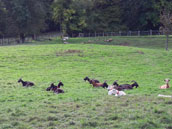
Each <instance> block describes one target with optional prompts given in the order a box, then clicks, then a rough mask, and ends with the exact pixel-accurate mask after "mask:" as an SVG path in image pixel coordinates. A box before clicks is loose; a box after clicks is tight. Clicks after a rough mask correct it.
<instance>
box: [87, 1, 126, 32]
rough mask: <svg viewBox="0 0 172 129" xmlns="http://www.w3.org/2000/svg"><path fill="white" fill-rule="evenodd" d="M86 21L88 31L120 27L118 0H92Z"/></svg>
mask: <svg viewBox="0 0 172 129" xmlns="http://www.w3.org/2000/svg"><path fill="white" fill-rule="evenodd" d="M92 2H93V3H92V8H91V9H89V19H88V20H87V22H88V23H89V24H88V26H89V28H90V31H101V32H103V31H117V30H120V29H122V28H123V27H122V25H121V9H120V0H92Z"/></svg>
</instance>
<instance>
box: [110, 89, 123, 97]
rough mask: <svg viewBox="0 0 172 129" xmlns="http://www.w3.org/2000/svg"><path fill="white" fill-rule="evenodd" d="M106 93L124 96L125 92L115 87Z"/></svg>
mask: <svg viewBox="0 0 172 129" xmlns="http://www.w3.org/2000/svg"><path fill="white" fill-rule="evenodd" d="M108 95H115V96H124V95H126V93H125V92H124V91H118V90H116V89H111V90H109V91H108Z"/></svg>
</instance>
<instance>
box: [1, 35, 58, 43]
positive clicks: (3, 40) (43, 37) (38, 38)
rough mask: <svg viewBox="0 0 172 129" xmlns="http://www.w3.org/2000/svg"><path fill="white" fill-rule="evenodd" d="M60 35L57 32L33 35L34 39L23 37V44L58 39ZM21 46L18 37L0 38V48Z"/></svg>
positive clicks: (29, 36)
mask: <svg viewBox="0 0 172 129" xmlns="http://www.w3.org/2000/svg"><path fill="white" fill-rule="evenodd" d="M59 35H60V34H59V33H58V32H52V33H43V34H39V35H35V36H34V38H33V36H31V35H28V36H26V37H25V43H31V42H33V41H34V40H36V41H46V40H51V39H52V38H55V37H58V36H59ZM16 44H22V41H21V40H20V38H19V37H12V36H1V37H0V46H3V45H16Z"/></svg>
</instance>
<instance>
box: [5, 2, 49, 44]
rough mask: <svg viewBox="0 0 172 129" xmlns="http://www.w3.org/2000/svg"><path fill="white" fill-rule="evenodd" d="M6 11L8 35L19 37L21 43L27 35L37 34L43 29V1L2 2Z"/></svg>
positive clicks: (44, 10) (44, 11) (44, 12)
mask: <svg viewBox="0 0 172 129" xmlns="http://www.w3.org/2000/svg"><path fill="white" fill-rule="evenodd" d="M3 2H4V4H5V8H6V10H7V11H8V16H7V21H8V29H7V30H8V33H9V34H10V33H11V34H13V35H14V34H15V35H19V36H20V38H21V40H22V42H24V40H25V36H26V35H27V34H32V35H33V34H37V33H40V31H41V30H43V29H44V27H45V16H46V8H45V6H44V3H43V2H44V1H43V0H36V1H35V0H11V1H7V0H3Z"/></svg>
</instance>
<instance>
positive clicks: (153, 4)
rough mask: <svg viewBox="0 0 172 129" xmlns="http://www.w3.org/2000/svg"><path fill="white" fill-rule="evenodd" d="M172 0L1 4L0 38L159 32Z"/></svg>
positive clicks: (13, 0) (10, 0)
mask: <svg viewBox="0 0 172 129" xmlns="http://www.w3.org/2000/svg"><path fill="white" fill-rule="evenodd" d="M171 9H172V2H171V0H0V38H1V37H2V36H4V35H5V36H18V37H20V39H21V41H22V42H24V40H25V37H26V36H27V35H30V36H32V38H33V39H34V38H35V36H36V35H37V34H39V33H43V32H50V31H60V32H62V33H63V34H64V35H72V34H78V33H79V32H83V31H84V32H110V31H119V30H150V29H152V30H154V29H156V30H158V29H159V28H160V26H162V25H163V24H162V23H161V14H162V11H164V10H166V11H169V10H170V11H171Z"/></svg>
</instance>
